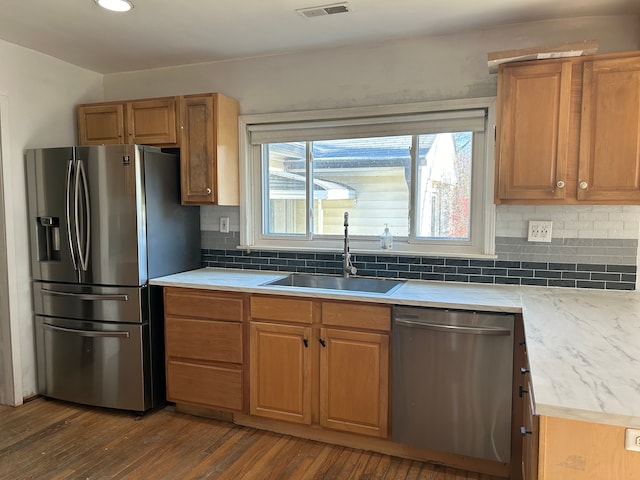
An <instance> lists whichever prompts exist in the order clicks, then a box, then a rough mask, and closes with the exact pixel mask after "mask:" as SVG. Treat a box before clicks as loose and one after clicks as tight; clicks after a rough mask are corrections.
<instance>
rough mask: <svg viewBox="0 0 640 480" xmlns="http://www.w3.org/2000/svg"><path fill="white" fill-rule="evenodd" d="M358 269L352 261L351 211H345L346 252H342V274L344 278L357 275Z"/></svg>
mask: <svg viewBox="0 0 640 480" xmlns="http://www.w3.org/2000/svg"><path fill="white" fill-rule="evenodd" d="M357 271H358V269H357V268H356V267H354V266H353V263H351V254H350V253H349V212H344V253H343V254H342V274H343V275H344V278H348V277H349V275H355V274H356V272H357Z"/></svg>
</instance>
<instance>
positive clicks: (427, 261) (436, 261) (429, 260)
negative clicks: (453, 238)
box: [420, 257, 444, 265]
mask: <svg viewBox="0 0 640 480" xmlns="http://www.w3.org/2000/svg"><path fill="white" fill-rule="evenodd" d="M420 263H422V264H423V265H444V258H434V257H422V260H421V262H420Z"/></svg>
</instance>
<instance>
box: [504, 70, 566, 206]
mask: <svg viewBox="0 0 640 480" xmlns="http://www.w3.org/2000/svg"><path fill="white" fill-rule="evenodd" d="M571 70H572V66H571V63H570V62H554V63H543V64H527V65H514V64H511V65H504V66H503V67H501V70H500V75H499V77H498V101H499V105H500V106H499V111H498V126H497V127H498V131H497V138H496V142H497V144H496V155H497V165H496V201H497V202H498V203H500V201H501V200H563V199H564V198H565V192H566V188H565V184H566V181H567V179H566V175H567V158H568V151H569V119H570V113H571ZM534 203H535V202H534Z"/></svg>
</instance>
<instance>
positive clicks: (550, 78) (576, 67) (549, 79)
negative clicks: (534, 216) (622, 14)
mask: <svg viewBox="0 0 640 480" xmlns="http://www.w3.org/2000/svg"><path fill="white" fill-rule="evenodd" d="M497 120H498V122H497V132H496V133H497V134H496V177H495V178H496V185H495V201H496V203H513V204H580V203H588V204H620V205H624V204H638V203H640V54H639V53H638V52H625V53H616V54H606V55H594V56H584V57H573V58H568V59H552V60H540V61H532V62H522V63H511V64H503V65H501V66H500V70H499V74H498V119H497Z"/></svg>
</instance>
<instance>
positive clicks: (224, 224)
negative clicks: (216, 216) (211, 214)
mask: <svg viewBox="0 0 640 480" xmlns="http://www.w3.org/2000/svg"><path fill="white" fill-rule="evenodd" d="M220 233H229V217H220Z"/></svg>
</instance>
